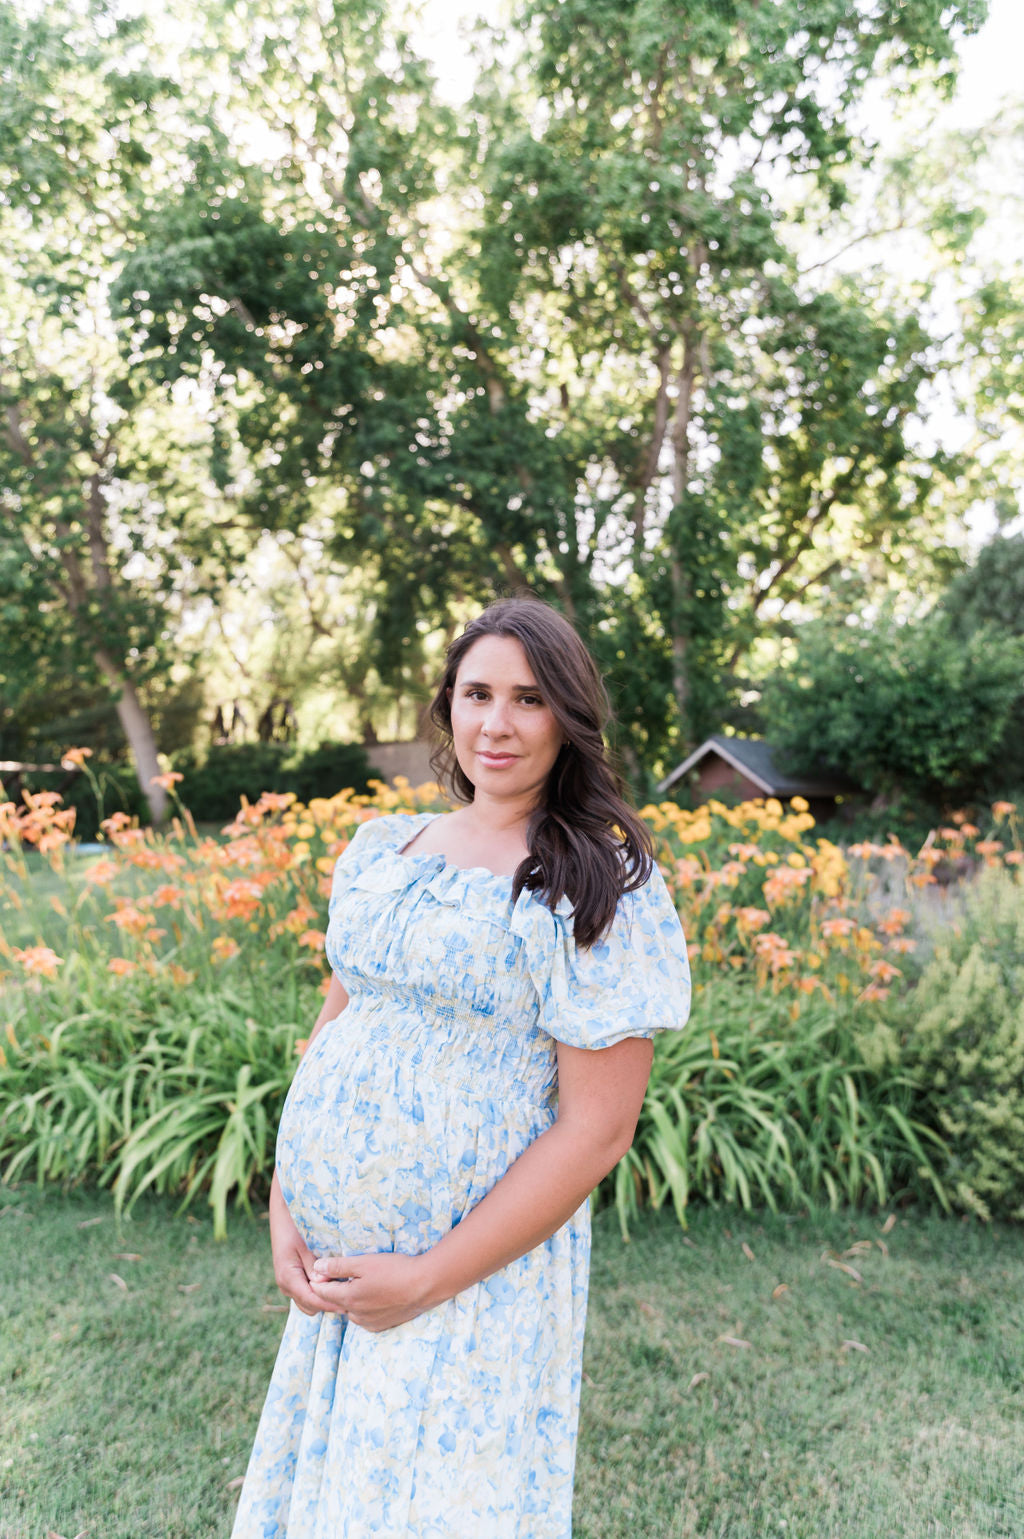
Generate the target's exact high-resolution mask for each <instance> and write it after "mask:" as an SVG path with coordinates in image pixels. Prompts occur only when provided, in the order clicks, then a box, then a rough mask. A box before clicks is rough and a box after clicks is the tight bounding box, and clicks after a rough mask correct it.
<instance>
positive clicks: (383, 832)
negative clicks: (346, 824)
mask: <svg viewBox="0 0 1024 1539" xmlns="http://www.w3.org/2000/svg"><path fill="white" fill-rule="evenodd" d="M413 832H414V831H413ZM412 836H413V835H412V832H410V833H409V834H408V836H407V837H408V838H410V839H411V838H412ZM394 840H395V819H394V817H388V816H384V817H375V818H367V820H366V822H365V823H361V824H360V825H359V827H358V828H357V829H356V831H355V833H354V834H353V835H352V837H351V839H350V840H349V842H348V844H347V845H346V846H345V848H344V849H343V850H342V852H341V854H340V855H339V856H338V858H337V860H336V861H335V863H334V874H333V876H332V878H331V895H330V901H329V903H328V912H329V913H330V914H333V913H334V908H335V905H336V903H337V902H338V900H339V898H341V897H343V896H344V894H345V893H346V892H347V891H348V889H349V888H350V887H351V885H352V879H353V877H354V876H356V875H357V873H358V872H359V871H360V870H362V868H363V866H364V865H365V864H366V862H367V861H368V860H373V859H374V858H375V857H376V855H378V854H379V853H381V852H382V851H384V850H386V849H389V848H391V847H392V846H393V844H394Z"/></svg>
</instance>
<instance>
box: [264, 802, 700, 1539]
mask: <svg viewBox="0 0 1024 1539" xmlns="http://www.w3.org/2000/svg"><path fill="white" fill-rule="evenodd" d="M432 816H435V814H429V813H423V814H418V815H414V816H408V815H400V814H399V815H389V816H383V817H378V818H375V819H373V820H372V821H369V822H367V823H365V824H364V825H363V826H362V827H361V828H360V829H359V831H358V833H357V835H356V837H355V838H354V839H353V840H352V841H351V843H350V844H349V846H348V848H347V849H346V850H345V852H344V853H343V854H342V856H341V857H340V859H339V860H338V864H337V868H336V871H335V876H334V883H333V890H332V896H331V902H330V922H329V926H328V931H327V956H328V959H329V961H330V963H331V966H332V968H333V969H334V972H335V973H336V974H337V976H338V977H339V978H340V979H341V981H342V983H343V984H344V986H345V988H346V990H347V992H348V994H349V999H350V1002H349V1004H348V1006H347V1008H346V1009H345V1011H344V1012H343V1013H342V1014H341V1015H340V1016H338V1018H337V1019H336V1020H335V1021H333V1022H331V1023H330V1024H329V1025H327V1026H325V1027H324V1028H323V1029H322V1030H321V1031H320V1033H319V1034H318V1035H317V1037H316V1039H315V1040H314V1042H313V1043H312V1045H311V1046H310V1048H309V1049H308V1051H307V1052H306V1055H305V1056H304V1058H303V1059H302V1062H301V1064H300V1066H299V1069H298V1072H297V1073H296V1076H295V1080H294V1083H293V1084H292V1087H291V1090H290V1092H289V1095H288V1099H287V1102H286V1105H285V1109H284V1114H283V1117H282V1120H281V1128H280V1133H279V1136H278V1145H277V1169H278V1175H279V1178H280V1182H281V1187H282V1190H283V1193H284V1197H285V1201H286V1202H287V1204H288V1208H289V1210H290V1212H291V1215H292V1217H293V1219H294V1220H295V1223H296V1225H297V1227H298V1229H299V1232H300V1233H301V1234H302V1236H303V1238H304V1239H305V1241H306V1243H307V1244H308V1245H309V1247H310V1249H311V1250H312V1251H313V1252H314V1253H315V1254H317V1255H325V1256H326V1255H332V1254H342V1255H358V1254H365V1253H367V1252H377V1251H400V1252H404V1253H407V1254H416V1253H419V1252H422V1251H425V1250H427V1249H428V1248H429V1247H430V1246H432V1245H434V1244H435V1243H436V1242H437V1241H438V1240H440V1238H441V1237H442V1235H444V1234H446V1233H447V1232H448V1230H450V1229H451V1228H452V1227H453V1225H455V1224H457V1223H458V1222H459V1220H460V1219H461V1218H463V1217H464V1215H465V1214H466V1213H468V1212H469V1211H470V1209H471V1208H473V1207H474V1206H475V1204H476V1203H478V1202H479V1201H480V1199H481V1198H482V1197H483V1196H484V1195H485V1194H486V1193H487V1192H488V1191H490V1189H491V1188H492V1187H493V1186H494V1185H495V1183H496V1182H497V1181H498V1180H499V1179H500V1177H501V1176H502V1174H503V1173H504V1172H505V1170H506V1169H507V1168H508V1166H509V1165H511V1164H512V1162H513V1161H514V1160H515V1159H516V1157H517V1156H518V1155H519V1154H521V1153H522V1151H523V1150H524V1149H525V1148H526V1147H527V1145H528V1144H529V1143H531V1142H532V1140H533V1139H535V1138H536V1137H537V1136H538V1135H539V1134H540V1133H542V1132H543V1131H544V1130H545V1128H547V1127H549V1126H550V1125H551V1123H552V1121H553V1120H554V1117H555V1109H556V1094H557V1072H556V1071H557V1064H556V1057H555V1054H556V1042H565V1043H568V1044H571V1045H572V1046H575V1047H583V1048H602V1047H609V1046H611V1045H612V1044H613V1043H615V1042H619V1041H621V1040H622V1039H623V1038H625V1037H651V1036H653V1034H654V1033H655V1032H656V1031H658V1030H661V1029H663V1028H673V1027H679V1026H681V1025H682V1024H683V1022H684V1021H685V1019H686V1015H687V1010H688V1003H689V969H688V965H687V955H686V945H685V942H684V939H683V934H682V930H681V929H680V925H679V919H678V917H677V915H676V912H675V909H674V908H673V905H672V902H671V899H670V898H669V895H668V893H667V891H666V888H665V884H664V881H663V880H662V878H661V875H660V873H659V872H658V871H657V869H655V871H654V873H653V874H652V876H651V879H650V881H649V882H648V883H647V884H646V885H645V886H644V887H643V888H641V889H640V890H639V891H637V892H635V893H627V894H625V895H624V896H623V898H622V900H621V901H620V904H619V909H618V913H617V915H616V919H615V922H614V925H613V927H612V929H611V931H610V932H609V934H608V936H607V938H606V939H605V940H603V941H602V942H600V943H599V944H598V945H596V946H594V947H592V948H590V949H589V950H582V949H581V950H579V951H578V950H577V948H576V946H575V943H574V941H573V937H572V907H571V905H570V904H569V902H568V901H567V900H566V899H563V900H562V901H561V902H559V904H558V906H557V908H556V909H555V910H554V912H552V911H551V910H550V909H549V908H547V907H546V906H545V905H544V903H543V902H541V900H540V899H539V898H538V897H536V896H535V895H534V894H532V893H530V892H523V893H522V894H521V895H520V897H519V899H518V900H517V901H516V902H515V903H514V904H513V902H512V897H511V878H509V877H504V876H496V875H494V874H493V873H492V872H490V871H486V870H482V869H480V868H465V867H459V866H453V865H449V864H447V863H446V862H445V860H444V859H443V857H441V856H439V855H418V854H416V853H415V852H411V853H410V854H408V855H406V854H404V853H403V849H404V847H405V846H406V845H407V844H409V843H410V841H411V840H413V839H414V838H415V836H416V835H417V833H419V831H420V829H422V828H423V827H424V826H425V825H426V824H427V823H428V822H429V821H430V818H431V817H432ZM589 1218H590V1215H589V1207H588V1205H587V1204H586V1203H584V1204H583V1206H582V1207H581V1208H580V1209H579V1211H578V1212H577V1213H576V1214H575V1215H574V1216H573V1218H572V1219H570V1221H569V1222H568V1223H567V1224H565V1225H564V1226H563V1227H562V1228H561V1229H559V1230H558V1231H557V1232H556V1233H555V1234H554V1235H552V1237H551V1238H550V1239H549V1240H547V1241H545V1242H544V1244H543V1245H539V1246H537V1248H536V1249H535V1250H531V1251H529V1252H528V1253H527V1254H526V1255H524V1256H521V1257H520V1258H519V1260H517V1261H514V1262H512V1263H511V1264H510V1265H509V1266H506V1267H505V1268H503V1269H502V1270H501V1271H500V1272H497V1273H496V1274H495V1275H494V1276H492V1277H489V1278H487V1279H486V1281H484V1282H481V1283H478V1284H476V1285H475V1286H473V1287H471V1288H467V1289H466V1290H465V1291H464V1292H462V1293H459V1294H457V1295H456V1296H455V1297H454V1298H452V1299H450V1300H448V1302H447V1303H444V1304H441V1305H439V1306H438V1307H436V1308H434V1309H431V1310H429V1311H427V1312H426V1313H424V1314H421V1315H420V1316H418V1317H417V1318H416V1319H415V1320H410V1321H408V1322H407V1323H406V1324H404V1325H399V1326H397V1327H395V1328H394V1329H392V1330H388V1331H382V1332H377V1333H374V1332H369V1331H366V1330H363V1329H361V1328H360V1327H359V1326H356V1325H353V1324H351V1322H347V1321H345V1320H344V1319H343V1318H341V1317H340V1316H338V1315H332V1314H318V1315H314V1316H308V1315H304V1314H303V1313H302V1312H301V1311H300V1310H299V1309H298V1308H297V1307H296V1305H295V1304H292V1307H291V1311H290V1314H289V1318H288V1322H287V1325H286V1328H285V1333H284V1338H283V1340H282V1343H281V1348H280V1352H279V1354H278V1358H277V1363H276V1366H275V1368H274V1373H273V1377H272V1380H271V1384H270V1389H269V1392H268V1394H267V1399H266V1404H265V1406H264V1409H263V1414H262V1417H261V1419H260V1423H259V1429H258V1431H257V1435H256V1442H255V1446H254V1448H253V1452H252V1457H251V1460H250V1463H249V1469H248V1473H247V1475H246V1478H245V1483H244V1486H243V1489H242V1493H241V1498H240V1503H239V1508H238V1512H237V1516H236V1520H235V1525H234V1529H233V1539H369V1536H370V1535H373V1536H382V1539H570V1534H571V1528H572V1483H573V1465H574V1461H575V1452H576V1425H577V1416H578V1409H579V1393H580V1377H581V1362H582V1353H583V1327H584V1319H585V1314H586V1302H587V1275H588V1265H589V1250H590V1222H589Z"/></svg>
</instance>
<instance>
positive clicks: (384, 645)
mask: <svg viewBox="0 0 1024 1539" xmlns="http://www.w3.org/2000/svg"><path fill="white" fill-rule="evenodd" d="M982 14H983V7H982V6H981V5H980V4H970V3H966V0H965V3H963V4H958V5H946V4H944V3H941V0H919V3H917V4H915V5H914V6H906V5H903V4H898V3H896V0H886V3H883V4H881V5H878V6H873V7H871V8H868V7H861V6H850V5H849V4H847V3H845V0H842V3H841V0H779V3H776V4H773V5H771V6H765V5H762V4H758V3H755V0H735V3H723V0H695V3H693V4H687V5H686V6H682V5H680V4H678V3H676V0H628V3H620V0H616V3H615V4H600V3H598V4H594V3H590V0H588V3H586V4H583V3H582V0H566V3H563V4H559V5H554V4H550V3H548V0H533V3H526V4H524V5H522V6H521V7H520V8H519V10H518V12H517V17H516V23H515V28H514V30H515V32H516V35H517V36H518V52H517V53H516V54H515V55H514V57H513V63H512V65H511V69H510V66H509V58H510V53H509V41H508V39H507V38H506V39H504V40H503V42H502V46H501V48H500V49H499V50H498V51H497V53H495V55H494V56H495V57H500V59H501V65H500V68H499V67H498V66H495V67H494V68H493V69H492V71H491V72H490V73H489V74H486V73H485V75H484V77H483V78H482V80H481V85H480V88H479V90H478V92H477V94H476V96H475V97H474V99H473V101H472V103H471V104H470V106H469V107H468V108H467V110H466V112H465V113H464V114H463V115H462V116H461V118H457V117H455V116H454V115H453V114H452V113H451V112H450V111H448V110H446V109H444V108H443V107H440V106H438V105H437V104H436V102H435V101H434V99H433V98H432V95H431V89H430V80H429V77H428V76H427V74H426V72H425V71H424V69H423V67H422V64H421V63H420V62H419V61H417V60H416V59H415V58H414V57H413V56H412V53H411V50H410V46H409V42H408V39H407V38H406V37H404V36H403V35H402V33H401V31H400V30H399V29H396V28H395V26H394V25H393V24H392V22H391V20H390V18H389V15H388V13H387V11H386V8H385V7H383V6H382V5H380V4H378V3H374V0H358V3H356V0H345V3H340V0H336V3H333V4H331V3H328V4H325V5H322V6H319V7H317V8H309V7H302V8H299V7H297V6H288V5H284V6H282V5H275V6H273V7H271V6H269V5H261V4H259V3H257V4H250V5H247V6H246V7H245V10H244V22H243V13H242V12H241V11H240V10H238V9H236V8H235V7H234V6H233V5H232V4H230V3H227V4H222V5H221V6H219V7H214V8H211V9H210V10H209V11H208V12H207V15H208V18H209V24H210V30H209V35H208V40H207V48H206V54H205V58H206V67H207V68H208V69H209V70H210V71H211V72H212V75H216V74H217V72H218V71H219V78H221V79H222V80H223V81H230V82H231V89H230V90H229V91H228V92H227V94H226V95H225V96H224V97H223V98H222V100H223V102H224V109H223V112H222V113H221V115H220V117H219V119H218V128H219V130H220V134H221V137H220V138H219V139H218V140H217V141H216V144H213V142H212V141H209V142H206V143H204V144H203V145H201V146H198V147H197V149H196V153H195V154H194V156H193V165H192V170H191V174H190V178H189V182H188V184H187V186H186V187H185V189H184V191H183V193H182V195H181V196H180V197H176V198H174V199H172V200H170V201H168V202H167V203H165V204H164V206H163V207H162V208H159V209H157V210H155V211H154V214H153V217H152V220H151V223H150V231H149V239H148V243H147V246H146V247H145V248H144V249H142V250H140V252H139V253H138V255H137V256H136V258H135V259H134V260H133V261H132V262H131V263H130V264H129V265H128V267H127V268H126V271H125V274H124V279H123V282H122V285H121V293H122V295H123V300H124V304H125V307H126V311H127V312H128V313H129V314H130V315H131V317H132V319H133V322H134V328H135V331H134V336H135V346H136V348H137V349H138V351H139V353H140V354H144V355H146V356H148V358H149V359H150V360H151V363H152V366H153V368H154V371H155V372H156V374H157V375H158V376H160V377H163V378H165V379H168V380H172V379H175V378H180V377H182V376H187V377H198V376H199V375H200V374H201V373H202V372H203V371H204V370H205V371H209V368H210V360H211V358H212V359H213V360H215V368H216V370H217V371H219V372H218V388H219V391H220V399H221V401H222V402H223V403H227V404H229V405H230V408H231V411H232V412H233V413H234V415H235V417H236V419H237V421H238V422H239V424H240V433H241V436H242V439H243V441H244V442H245V443H246V445H247V446H248V448H249V451H250V453H251V454H252V455H253V459H254V464H256V466H257V472H258V473H257V481H256V484H255V487H254V501H253V504H252V506H251V515H252V516H253V517H257V518H261V519H263V520H264V521H269V522H270V523H272V524H275V523H276V524H277V525H278V526H284V525H287V524H291V525H297V524H299V523H301V520H302V519H303V518H304V517H305V516H306V513H307V510H308V508H309V506H310V500H311V498H312V497H313V496H314V495H324V489H325V488H329V489H330V493H331V494H333V496H334V498H335V500H334V502H333V503H332V506H333V508H334V518H335V528H336V538H335V541H334V552H333V553H334V555H335V558H336V559H338V560H341V561H353V560H358V561H360V562H362V563H365V564H367V565H368V566H371V567H372V570H373V573H374V578H375V581H377V582H379V583H380V584H381V585H382V587H383V591H384V592H385V593H386V594H387V595H388V601H386V602H385V603H383V604H382V605H380V606H379V607H378V610H377V618H376V621H375V624H374V625H373V627H371V628H370V631H369V635H370V637H371V639H372V644H373V647H374V649H375V654H376V655H377V656H378V657H379V658H380V659H381V660H382V661H383V664H384V666H385V668H386V669H389V670H391V669H400V668H402V667H409V666H412V667H415V665H416V662H417V660H418V656H419V653H418V646H419V641H418V637H417V635H416V633H415V631H414V630H413V629H412V628H410V627H409V625H408V623H407V617H408V615H409V613H410V610H415V611H416V612H418V613H421V614H426V615H429V616H431V617H432V618H433V619H434V620H435V621H436V622H437V623H439V624H441V625H443V624H445V623H450V620H451V617H452V615H453V613H457V612H458V610H459V607H460V605H461V604H463V603H464V601H466V600H474V601H476V600H479V598H481V597H483V596H486V594H488V593H489V592H493V591H494V590H495V588H498V589H501V588H505V589H515V588H518V587H520V586H524V585H529V586H531V587H533V588H535V589H536V590H538V591H540V592H541V593H544V594H545V595H547V596H549V597H551V598H553V599H554V600H555V601H556V602H558V603H560V604H561V605H563V606H564V607H565V608H566V609H567V610H568V611H569V612H570V613H572V614H574V615H575V616H577V617H578V618H580V619H581V620H582V621H583V622H584V623H585V624H586V625H587V626H588V628H589V629H590V630H591V633H592V634H594V635H595V637H596V640H597V645H598V648H599V650H600V651H601V652H602V656H603V660H604V661H605V662H606V664H607V665H608V667H609V670H610V673H611V677H612V680H613V685H614V686H615V687H616V693H617V694H618V696H619V700H620V706H622V707H623V708H624V709H623V714H624V715H625V716H626V718H627V725H628V726H629V727H630V729H631V738H632V743H633V746H634V748H636V749H642V750H644V751H645V754H646V756H647V757H648V758H652V757H657V756H658V755H659V753H661V752H663V751H664V750H665V748H666V744H667V742H668V740H669V739H670V738H671V736H672V735H673V734H677V733H678V734H681V735H682V737H683V738H684V739H685V738H692V737H693V736H695V735H697V734H699V733H700V732H702V731H704V730H706V729H707V728H708V727H709V726H711V725H714V724H717V722H718V721H719V720H720V717H721V713H722V709H723V703H724V701H725V700H726V699H728V697H729V694H730V690H731V689H733V687H734V684H735V678H734V675H735V671H736V669H737V668H741V667H742V665H743V662H744V658H745V655H746V653H747V650H748V648H749V645H750V642H751V641H752V639H753V638H754V637H755V636H756V635H757V634H758V633H759V631H760V630H761V629H762V628H763V626H764V625H765V623H766V622H767V621H768V620H770V619H771V617H773V616H774V615H776V614H777V613H778V612H779V611H780V610H781V609H782V608H784V606H785V605H787V604H788V603H792V602H793V601H794V600H799V599H801V598H803V597H805V596H806V595H808V593H811V592H813V590H814V588H815V585H818V584H821V583H822V582H824V581H825V580H826V579H827V577H828V575H829V573H831V572H832V571H833V570H835V569H836V568H837V567H838V566H840V565H841V564H842V562H843V560H844V558H846V557H849V556H855V555H856V554H857V552H859V551H862V550H864V549H869V550H872V551H875V552H880V553H881V555H882V557H883V559H886V560H891V561H893V562H900V561H902V560H904V559H906V555H907V551H906V541H905V539H904V538H903V533H904V531H906V530H908V529H909V528H910V527H911V525H912V521H913V518H914V515H916V514H917V513H918V512H920V510H921V508H922V505H923V502H924V499H925V497H926V493H927V490H928V487H929V485H930V484H931V481H932V479H933V476H934V474H936V473H937V469H936V466H934V465H932V466H930V465H928V464H922V463H921V461H920V457H919V455H918V453H917V451H916V449H915V448H913V447H912V446H911V444H910V443H909V442H908V438H907V432H906V428H907V423H908V421H909V420H911V419H913V418H914V416H915V414H917V413H919V411H920V409H921V402H920V392H921V388H922V385H923V384H924V383H925V382H926V381H927V379H928V378H929V377H930V374H931V373H932V371H933V369H934V367H935V357H934V355H933V354H932V352H931V351H930V348H929V342H930V339H929V337H928V335H927V334H926V332H925V331H924V330H923V328H922V327H921V325H920V323H919V322H918V320H917V318H916V315H915V313H914V312H913V311H908V310H900V309H899V307H898V306H893V305H892V304H888V305H887V304H884V303H882V302H881V301H879V302H878V303H872V302H871V300H870V297H869V296H865V294H864V293H863V292H861V291H860V289H859V288H858V287H857V285H856V284H854V283H853V282H845V283H829V282H826V281H824V280H822V279H820V278H819V279H814V278H810V277H808V276H806V275H805V276H801V274H800V272H799V271H798V268H797V264H796V260H795V258H794V256H793V254H792V251H791V248H790V245H789V244H788V243H787V239H786V230H785V219H784V217H783V205H782V201H781V200H780V188H781V187H782V186H783V184H785V185H786V186H787V188H791V187H792V185H793V184H794V179H796V180H797V181H798V182H799V183H800V184H801V185H802V186H803V187H804V188H805V189H806V199H805V205H806V217H807V218H809V219H810V218H814V219H817V220H819V221H822V222H827V220H828V219H829V217H830V212H831V211H832V210H835V209H836V208H838V207H839V206H841V205H842V203H843V200H844V198H845V196H846V178H847V175H848V172H849V168H850V167H851V166H852V165H853V163H854V162H855V161H856V160H857V159H858V157H859V156H861V155H862V154H863V153H865V147H864V146H863V145H862V144H861V143H860V142H859V141H858V139H857V137H856V134H855V132H854V127H853V124H854V117H855V112H856V109H857V108H858V106H859V103H860V101H861V98H862V95H863V91H864V87H865V84H866V82H867V81H868V80H869V79H870V78H871V77H872V76H873V75H874V74H876V73H877V72H878V71H879V70H881V69H885V70H887V71H891V72H893V73H894V74H895V75H898V76H902V77H903V78H905V79H911V78H913V77H914V76H915V74H920V73H922V72H923V73H925V74H930V75H931V76H932V77H934V76H935V74H936V73H937V72H940V71H943V70H945V71H951V70H952V68H953V62H954V42H955V38H956V35H957V32H958V31H959V30H961V29H962V28H963V27H965V26H970V25H974V24H976V22H977V21H978V20H979V19H980V18H981V16H982ZM495 48H497V44H493V43H492V51H493V50H494V49H495ZM212 75H211V78H212ZM253 123H258V124H260V125H262V131H263V133H264V136H266V135H272V139H271V140H269V141H267V142H268V144H269V145H272V149H271V150H270V152H268V153H263V154H260V153H257V152H256V149H255V146H256V144H257V140H258V136H257V135H254V134H253V132H252V130H251V128H249V129H246V131H245V132H244V133H241V132H240V129H239V125H244V124H250V125H251V124H253ZM243 140H244V141H245V142H244V143H243ZM328 500H330V498H328Z"/></svg>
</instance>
